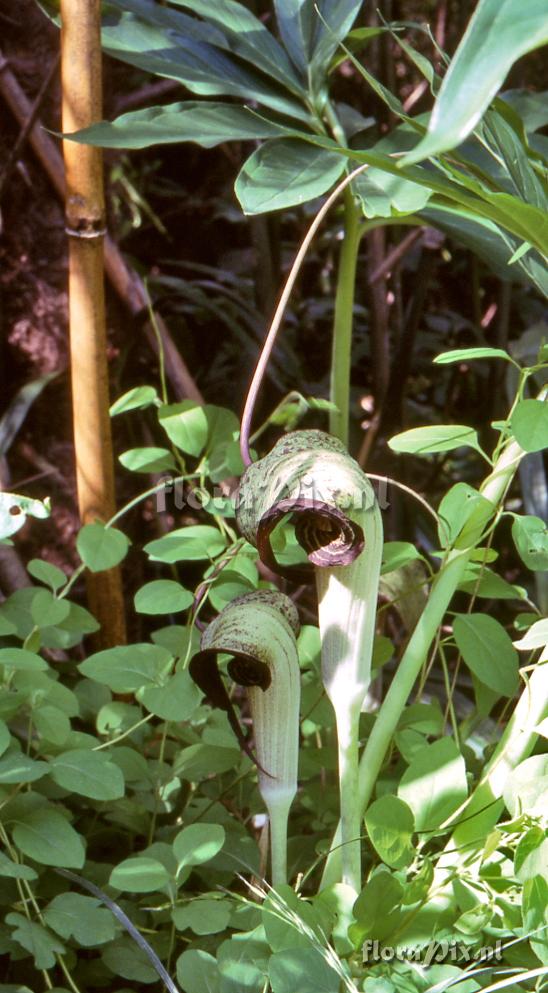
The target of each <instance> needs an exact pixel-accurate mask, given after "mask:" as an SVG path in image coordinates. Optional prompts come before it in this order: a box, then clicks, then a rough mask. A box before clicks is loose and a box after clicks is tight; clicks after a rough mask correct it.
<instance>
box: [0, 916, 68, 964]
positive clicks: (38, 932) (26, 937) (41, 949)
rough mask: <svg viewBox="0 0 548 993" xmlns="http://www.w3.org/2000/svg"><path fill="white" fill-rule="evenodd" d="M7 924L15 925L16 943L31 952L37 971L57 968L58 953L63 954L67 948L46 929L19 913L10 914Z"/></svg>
mask: <svg viewBox="0 0 548 993" xmlns="http://www.w3.org/2000/svg"><path fill="white" fill-rule="evenodd" d="M6 924H13V925H14V928H15V930H14V931H13V932H12V937H13V939H14V941H16V942H17V943H18V944H19V945H21V946H22V947H23V948H24V949H25V950H26V951H27V952H30V954H31V955H32V957H33V958H34V964H35V966H36V968H37V969H53V968H54V967H55V966H56V964H57V960H56V957H55V956H56V953H59V952H60V953H63V952H64V951H65V946H64V945H63V944H62V943H61V942H60V941H58V940H57V938H54V936H53V935H52V934H50V933H49V931H47V930H46V928H45V927H42V925H41V924H36V923H35V922H34V921H29V919H28V918H27V917H24V916H23V914H17V913H13V914H8V915H7V916H6Z"/></svg>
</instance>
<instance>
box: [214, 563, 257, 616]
mask: <svg viewBox="0 0 548 993" xmlns="http://www.w3.org/2000/svg"><path fill="white" fill-rule="evenodd" d="M254 589H256V583H253V582H251V580H250V579H248V578H247V576H242V575H241V573H239V572H236V571H235V570H234V569H223V571H222V573H221V574H220V576H219V577H218V578H217V579H216V580H215V581H214V582H213V584H212V585H211V586H210V588H209V594H208V596H209V602H210V604H211V606H212V607H213V608H214V609H215V610H217V611H219V612H220V611H221V610H223V608H224V607H226V606H227V605H228V604H229V603H230V602H231V601H232V600H235V599H236V597H239V596H243V595H244V594H245V593H249V592H250V591H251V590H254Z"/></svg>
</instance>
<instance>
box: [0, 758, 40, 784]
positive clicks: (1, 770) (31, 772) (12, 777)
mask: <svg viewBox="0 0 548 993" xmlns="http://www.w3.org/2000/svg"><path fill="white" fill-rule="evenodd" d="M47 771H48V765H47V762H35V760H34V759H31V758H30V756H29V755H25V754H24V753H23V752H11V753H10V754H8V755H5V756H4V758H3V759H0V783H34V782H35V781H36V780H37V779H41V778H42V776H45V775H46V773H47Z"/></svg>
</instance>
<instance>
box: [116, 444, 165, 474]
mask: <svg viewBox="0 0 548 993" xmlns="http://www.w3.org/2000/svg"><path fill="white" fill-rule="evenodd" d="M118 458H119V462H120V464H121V465H123V467H124V469H129V471H130V472H144V473H148V472H167V471H168V470H173V471H175V470H176V468H177V464H176V462H175V459H174V458H173V455H172V453H171V452H170V451H168V449H167V448H157V447H153V446H150V447H148V448H130V449H128V451H127V452H122V454H121V455H120V456H118Z"/></svg>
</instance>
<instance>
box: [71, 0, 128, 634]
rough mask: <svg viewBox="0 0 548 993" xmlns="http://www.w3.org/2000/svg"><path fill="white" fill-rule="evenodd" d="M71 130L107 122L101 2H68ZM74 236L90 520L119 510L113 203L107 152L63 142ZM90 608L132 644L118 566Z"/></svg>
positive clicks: (78, 430)
mask: <svg viewBox="0 0 548 993" xmlns="http://www.w3.org/2000/svg"><path fill="white" fill-rule="evenodd" d="M61 19H62V28H61V77H62V89H63V131H65V132H66V131H75V130H76V129H78V128H83V127H86V126H87V125H89V124H92V123H94V122H95V121H98V120H100V119H101V102H102V92H101V35H100V0H61ZM63 153H64V159H65V173H66V200H65V209H66V231H67V234H68V236H69V333H70V354H71V378H72V416H73V428H74V448H75V455H76V483H77V489H78V507H79V511H80V518H81V521H82V523H83V524H86V523H89V522H92V521H94V520H97V519H98V520H101V521H107V520H108V519H109V518H110V517H112V515H113V514H114V512H115V498H114V467H113V459H112V440H111V433H110V420H109V396H108V370H107V360H106V328H105V299H104V271H103V240H104V236H105V204H104V193H103V173H102V153H101V150H100V149H98V148H91V147H90V146H88V145H76V144H75V143H74V142H70V141H66V142H63ZM87 588H88V600H89V604H90V608H91V610H92V611H93V613H94V614H95V616H96V618H97V620H98V621H99V623H100V625H101V630H100V634H99V636H98V640H99V642H100V643H101V647H107V646H111V645H116V644H120V643H123V642H125V640H126V638H125V619H124V602H123V594H122V583H121V576H120V571H119V569H118V568H114V569H110V570H108V571H106V572H101V573H89V574H88V580H87Z"/></svg>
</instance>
